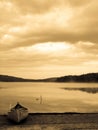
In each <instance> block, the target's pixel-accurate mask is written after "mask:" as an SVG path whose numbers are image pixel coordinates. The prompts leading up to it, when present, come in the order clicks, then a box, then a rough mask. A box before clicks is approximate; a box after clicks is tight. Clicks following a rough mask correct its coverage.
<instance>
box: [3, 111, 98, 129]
mask: <svg viewBox="0 0 98 130" xmlns="http://www.w3.org/2000/svg"><path fill="white" fill-rule="evenodd" d="M36 126H38V127H39V129H37V128H36V129H34V130H40V128H41V127H42V128H43V130H44V127H45V128H46V130H49V127H51V130H54V129H57V128H58V130H63V128H64V130H65V128H66V129H69V128H70V129H75V128H77V129H86V130H87V129H92V130H94V129H97V128H98V113H29V115H28V117H27V119H26V120H24V121H23V122H21V123H19V124H16V123H13V122H11V121H9V120H8V119H7V115H0V130H10V129H12V128H13V129H15V128H16V129H17V130H18V129H19V130H20V128H21V129H22V128H25V129H26V130H29V129H31V128H32V129H33V128H35V127H36ZM56 127H57V128H56ZM16 129H15V130H16Z"/></svg>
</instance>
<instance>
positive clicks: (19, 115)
mask: <svg viewBox="0 0 98 130" xmlns="http://www.w3.org/2000/svg"><path fill="white" fill-rule="evenodd" d="M27 117H28V111H27V110H21V109H20V110H14V111H10V112H8V118H9V119H10V120H12V121H14V122H16V123H19V122H21V121H22V120H24V119H26V118H27Z"/></svg>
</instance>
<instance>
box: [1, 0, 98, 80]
mask: <svg viewBox="0 0 98 130" xmlns="http://www.w3.org/2000/svg"><path fill="white" fill-rule="evenodd" d="M89 72H98V0H0V74H7V75H12V76H19V77H24V78H35V79H36V78H47V77H55V76H64V75H71V74H72V75H73V74H77V75H78V74H83V73H89Z"/></svg>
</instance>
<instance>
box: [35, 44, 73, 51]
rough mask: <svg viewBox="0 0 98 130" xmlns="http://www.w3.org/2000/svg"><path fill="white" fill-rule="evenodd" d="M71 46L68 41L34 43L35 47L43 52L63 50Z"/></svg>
mask: <svg viewBox="0 0 98 130" xmlns="http://www.w3.org/2000/svg"><path fill="white" fill-rule="evenodd" d="M70 47H71V45H69V44H67V43H52V42H47V43H41V44H36V45H34V48H35V49H36V50H38V51H41V52H52V51H61V50H67V49H69V48H70Z"/></svg>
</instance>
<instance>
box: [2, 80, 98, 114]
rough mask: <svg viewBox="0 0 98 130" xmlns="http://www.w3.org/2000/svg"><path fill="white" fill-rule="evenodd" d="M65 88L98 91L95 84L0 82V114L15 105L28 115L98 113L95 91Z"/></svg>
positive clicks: (97, 86) (97, 99) (97, 94)
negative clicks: (29, 113) (83, 89)
mask: <svg viewBox="0 0 98 130" xmlns="http://www.w3.org/2000/svg"><path fill="white" fill-rule="evenodd" d="M64 88H98V84H97V83H19V82H17V83H5V82H0V114H4V113H7V112H8V111H9V109H10V108H11V107H12V106H14V105H15V104H16V103H17V102H20V103H21V104H22V105H24V106H25V107H27V108H28V109H29V112H98V93H97V92H96V93H89V92H86V91H81V90H75V89H72V90H71V89H70V90H68V89H64Z"/></svg>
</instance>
